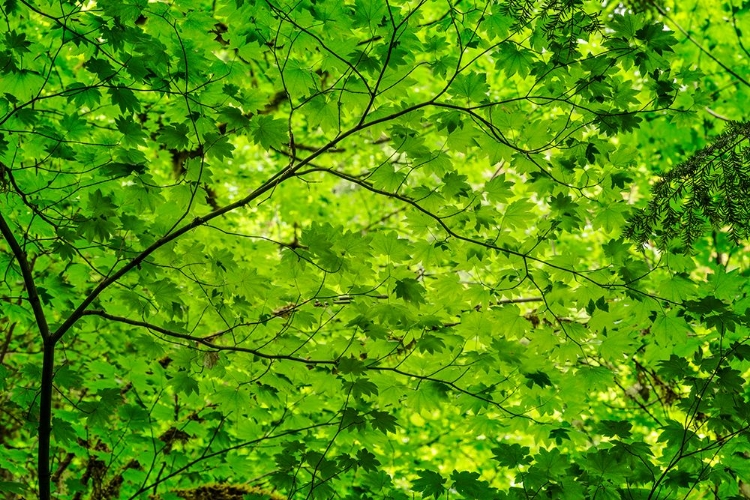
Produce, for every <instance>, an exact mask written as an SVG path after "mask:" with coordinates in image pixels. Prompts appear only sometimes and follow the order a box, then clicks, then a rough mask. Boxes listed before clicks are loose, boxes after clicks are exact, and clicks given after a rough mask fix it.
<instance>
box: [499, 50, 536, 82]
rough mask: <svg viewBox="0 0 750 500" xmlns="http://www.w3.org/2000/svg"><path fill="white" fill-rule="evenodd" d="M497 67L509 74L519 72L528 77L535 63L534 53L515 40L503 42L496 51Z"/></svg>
mask: <svg viewBox="0 0 750 500" xmlns="http://www.w3.org/2000/svg"><path fill="white" fill-rule="evenodd" d="M494 57H495V68H496V69H498V70H500V71H504V72H505V74H506V75H507V76H509V77H510V76H513V75H515V74H519V75H520V76H521V77H523V78H526V77H527V76H529V73H530V72H531V65H532V64H533V63H534V53H533V52H531V51H530V50H528V49H526V48H524V47H521V46H520V45H517V44H516V43H514V42H510V41H509V42H503V43H502V44H500V49H498V51H497V52H496V53H495V55H494Z"/></svg>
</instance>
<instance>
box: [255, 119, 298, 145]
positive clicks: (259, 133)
mask: <svg viewBox="0 0 750 500" xmlns="http://www.w3.org/2000/svg"><path fill="white" fill-rule="evenodd" d="M249 128H250V133H251V134H252V137H253V140H254V141H255V142H256V143H258V144H260V145H261V146H262V147H263V148H264V149H272V148H276V149H278V148H281V147H282V146H284V145H285V144H288V143H289V129H288V128H287V124H286V122H285V121H284V120H278V119H275V118H272V117H271V116H267V115H263V116H254V117H253V118H252V119H251V120H250V127H249Z"/></svg>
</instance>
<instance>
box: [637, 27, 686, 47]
mask: <svg viewBox="0 0 750 500" xmlns="http://www.w3.org/2000/svg"><path fill="white" fill-rule="evenodd" d="M635 37H636V38H638V39H639V40H643V41H644V42H645V43H646V45H648V47H649V48H650V49H651V50H653V51H654V52H656V53H657V54H662V53H663V52H664V51H668V52H674V50H673V49H672V46H673V45H676V44H677V40H676V39H675V37H674V35H673V34H672V32H671V31H667V30H665V29H664V25H663V24H661V23H651V24H647V25H646V26H644V27H642V28H640V29H639V30H638V31H636V32H635Z"/></svg>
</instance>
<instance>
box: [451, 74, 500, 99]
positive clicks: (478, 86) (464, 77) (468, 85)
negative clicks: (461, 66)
mask: <svg viewBox="0 0 750 500" xmlns="http://www.w3.org/2000/svg"><path fill="white" fill-rule="evenodd" d="M489 90H490V87H489V85H487V76H486V75H484V74H479V73H476V72H474V71H470V72H468V73H461V74H459V75H458V76H456V78H455V80H453V83H452V84H451V86H450V92H451V94H452V95H454V96H456V97H461V98H464V99H466V100H468V101H470V102H481V101H483V100H485V99H486V98H487V92H489Z"/></svg>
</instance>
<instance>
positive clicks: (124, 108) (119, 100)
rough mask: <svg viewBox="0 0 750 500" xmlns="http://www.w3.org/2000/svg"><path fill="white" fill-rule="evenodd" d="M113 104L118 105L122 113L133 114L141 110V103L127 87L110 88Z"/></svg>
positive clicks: (108, 91)
mask: <svg viewBox="0 0 750 500" xmlns="http://www.w3.org/2000/svg"><path fill="white" fill-rule="evenodd" d="M107 93H108V94H109V97H110V99H111V100H112V104H116V105H117V106H118V107H119V108H120V112H122V113H128V112H130V113H132V112H134V111H139V110H140V109H141V102H140V101H139V100H138V98H137V97H136V96H135V94H134V93H133V91H132V90H130V89H129V88H127V87H110V88H109V89H107Z"/></svg>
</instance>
